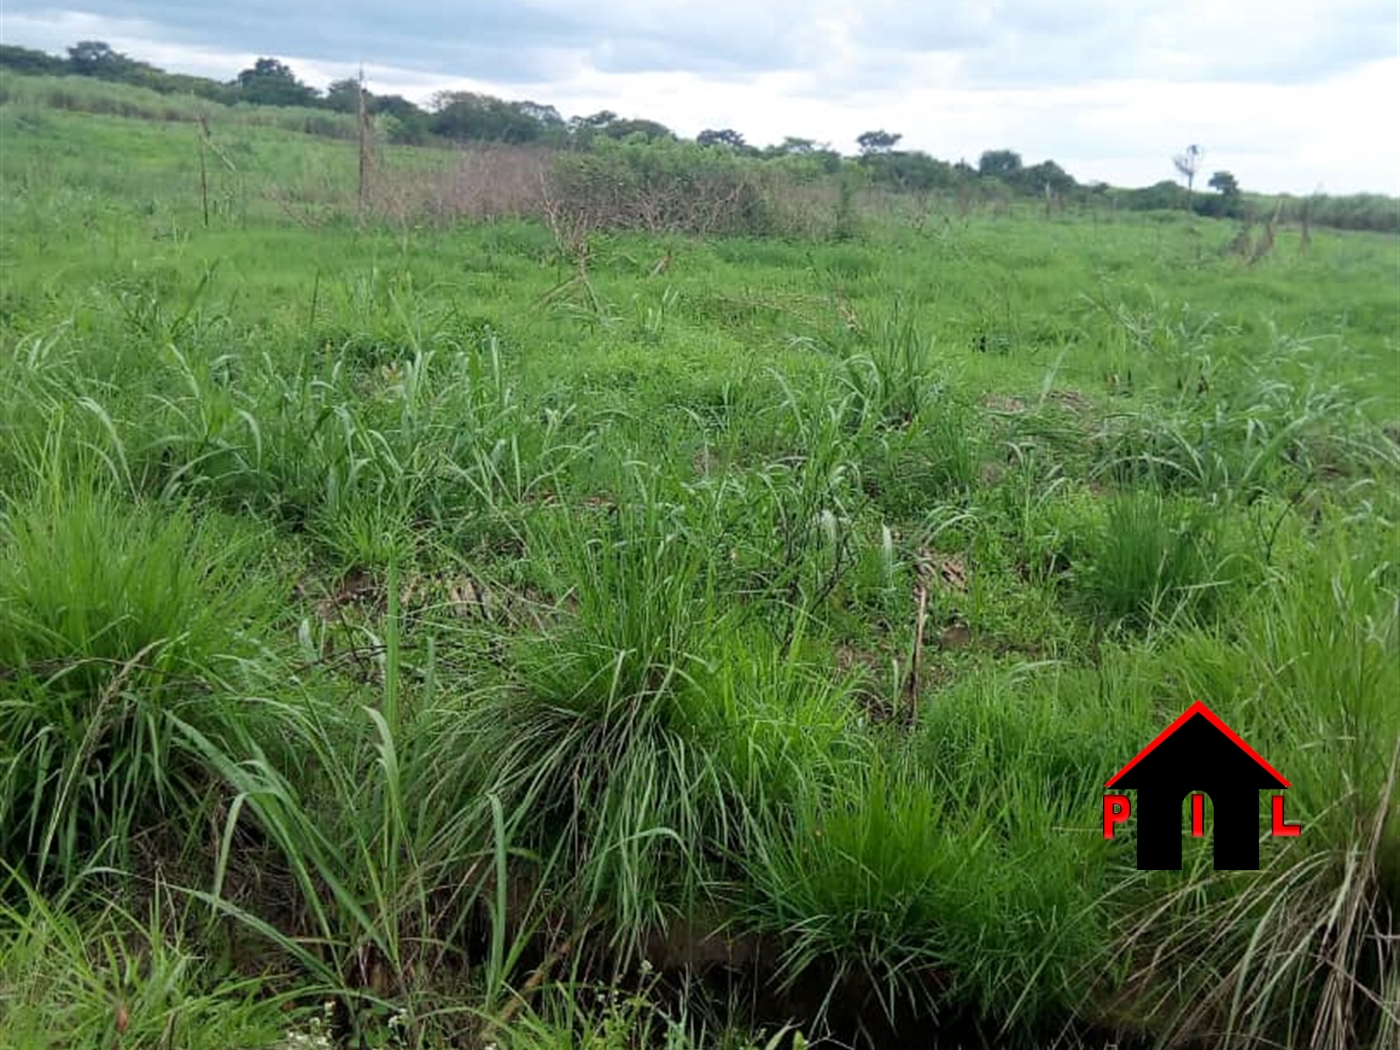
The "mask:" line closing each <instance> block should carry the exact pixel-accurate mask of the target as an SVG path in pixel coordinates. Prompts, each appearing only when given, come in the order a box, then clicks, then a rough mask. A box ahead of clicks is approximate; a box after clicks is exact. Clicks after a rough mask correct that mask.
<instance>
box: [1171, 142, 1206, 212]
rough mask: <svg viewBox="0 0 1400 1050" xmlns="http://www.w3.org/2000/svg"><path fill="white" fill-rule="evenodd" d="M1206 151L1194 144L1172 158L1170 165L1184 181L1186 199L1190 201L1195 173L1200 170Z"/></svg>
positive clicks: (1194, 183) (1194, 182)
mask: <svg viewBox="0 0 1400 1050" xmlns="http://www.w3.org/2000/svg"><path fill="white" fill-rule="evenodd" d="M1205 155H1206V151H1205V150H1204V149H1202V148H1201V147H1200V146H1197V145H1196V144H1195V143H1192V144H1191V145H1189V146H1187V147H1186V149H1185V150H1184V151H1182V152H1181V153H1178V154H1177V155H1176V156H1175V157H1173V158H1172V163H1173V164H1174V165H1176V170H1177V171H1178V172H1180V174H1181V177H1182V178H1183V179H1185V180H1186V199H1187V202H1188V203H1189V202H1190V200H1191V191H1192V189H1194V188H1195V185H1196V172H1198V171H1200V170H1201V161H1202V160H1203V159H1204V158H1205Z"/></svg>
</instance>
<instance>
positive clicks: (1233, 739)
mask: <svg viewBox="0 0 1400 1050" xmlns="http://www.w3.org/2000/svg"><path fill="white" fill-rule="evenodd" d="M1195 715H1204V716H1205V719H1206V721H1208V722H1209V723H1210V724H1211V725H1213V726H1215V728H1216V729H1218V730H1220V731H1221V732H1222V733H1224V734H1225V736H1226V737H1228V738H1229V740H1230V743H1232V744H1234V745H1235V746H1236V747H1238V748H1239V749H1240V750H1241V751H1243V752H1244V753H1245V754H1246V755H1248V756H1249V757H1250V758H1252V759H1254V761H1255V762H1257V763H1259V765H1261V766H1263V767H1264V768H1265V769H1266V770H1268V771H1269V772H1270V773H1271V774H1272V775H1273V776H1274V777H1275V778H1276V779H1277V780H1278V781H1279V783H1281V784H1282V785H1283V786H1284V787H1292V786H1293V785H1292V784H1290V783H1289V782H1288V780H1287V778H1286V777H1284V775H1283V774H1282V773H1280V772H1279V771H1278V770H1277V769H1275V768H1274V767H1273V766H1271V765H1269V763H1268V762H1266V761H1264V757H1263V756H1262V755H1260V754H1259V752H1257V751H1255V750H1254V748H1252V747H1250V746H1249V745H1248V744H1246V743H1245V742H1244V740H1242V739H1241V738H1240V735H1239V734H1238V733H1236V732H1235V731H1234V730H1233V729H1231V728H1230V727H1229V726H1227V725H1226V724H1225V723H1224V722H1223V721H1221V719H1220V716H1219V715H1217V714H1216V713H1215V712H1214V711H1212V710H1211V709H1210V708H1208V707H1207V706H1206V705H1205V704H1203V703H1202V702H1201V701H1199V700H1197V701H1196V702H1195V703H1194V704H1192V705H1191V706H1190V707H1188V708H1187V709H1186V710H1185V711H1183V712H1182V714H1181V717H1180V718H1178V719H1177V720H1176V721H1175V722H1173V723H1172V724H1171V725H1169V726H1167V728H1166V729H1163V730H1162V731H1161V732H1160V733H1158V734H1157V738H1156V739H1155V740H1153V741H1152V743H1150V744H1148V745H1147V746H1146V747H1145V748H1143V749H1142V750H1141V751H1139V752H1138V753H1137V754H1136V755H1134V756H1133V760H1132V761H1131V762H1129V763H1128V764H1127V765H1126V766H1124V767H1123V768H1122V769H1120V770H1119V771H1118V772H1117V773H1114V774H1113V778H1112V779H1111V780H1109V782H1108V783H1107V784H1105V785H1104V787H1112V786H1113V785H1114V784H1116V783H1117V782H1118V781H1119V780H1120V779H1121V778H1122V776H1123V774H1124V773H1126V772H1127V771H1128V770H1130V769H1132V768H1133V767H1134V766H1135V765H1137V764H1138V763H1139V762H1141V761H1142V760H1143V759H1144V758H1146V757H1147V756H1148V755H1150V754H1152V752H1153V751H1155V750H1156V749H1157V747H1158V745H1160V744H1161V743H1162V742H1163V741H1165V740H1166V739H1167V738H1168V737H1169V736H1171V735H1172V734H1173V733H1175V732H1176V731H1177V730H1178V729H1180V728H1181V727H1182V726H1184V725H1185V724H1186V723H1187V722H1189V721H1190V720H1191V718H1192V717H1193V716H1195Z"/></svg>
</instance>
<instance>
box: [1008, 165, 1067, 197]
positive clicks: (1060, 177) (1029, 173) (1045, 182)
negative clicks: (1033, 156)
mask: <svg viewBox="0 0 1400 1050" xmlns="http://www.w3.org/2000/svg"><path fill="white" fill-rule="evenodd" d="M1020 182H1021V185H1022V186H1024V187H1025V188H1026V190H1027V191H1028V192H1036V193H1043V192H1045V190H1046V189H1047V188H1048V189H1049V190H1050V192H1051V193H1069V192H1070V191H1071V190H1073V189H1074V188H1075V187H1076V186H1078V185H1079V184H1078V183H1077V182H1075V181H1074V176H1073V175H1071V174H1070V173H1069V172H1067V171H1065V169H1064V168H1062V167H1060V166H1059V165H1058V164H1056V163H1055V162H1054V161H1053V160H1043V161H1041V162H1040V163H1039V164H1033V165H1031V166H1030V167H1029V168H1026V169H1024V170H1023V171H1022V172H1021V177H1020Z"/></svg>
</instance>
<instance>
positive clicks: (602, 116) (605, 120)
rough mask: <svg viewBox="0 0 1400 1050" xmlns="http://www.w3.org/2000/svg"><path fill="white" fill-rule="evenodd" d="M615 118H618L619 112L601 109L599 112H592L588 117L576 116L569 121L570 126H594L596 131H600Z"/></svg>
mask: <svg viewBox="0 0 1400 1050" xmlns="http://www.w3.org/2000/svg"><path fill="white" fill-rule="evenodd" d="M615 120H617V114H616V113H614V112H613V111H612V110H610V109H600V110H599V111H598V112H597V113H594V114H591V115H590V116H587V117H574V118H573V119H572V120H570V121H569V127H571V128H592V129H593V130H594V131H599V130H601V129H603V128H605V127H607V126H608V125H609V124H611V123H613V121H615Z"/></svg>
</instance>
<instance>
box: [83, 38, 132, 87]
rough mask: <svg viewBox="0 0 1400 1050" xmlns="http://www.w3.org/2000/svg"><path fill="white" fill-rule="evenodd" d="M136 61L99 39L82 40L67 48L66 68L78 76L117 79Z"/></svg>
mask: <svg viewBox="0 0 1400 1050" xmlns="http://www.w3.org/2000/svg"><path fill="white" fill-rule="evenodd" d="M135 65H136V61H135V60H134V59H132V58H131V57H129V56H127V55H123V54H122V53H121V52H120V51H113V50H112V48H111V47H110V46H109V45H108V44H106V43H104V42H103V41H101V40H82V41H79V42H78V43H76V44H74V45H73V46H72V47H70V48H69V49H68V68H69V69H71V70H72V71H73V72H74V73H77V74H78V75H79V76H83V77H102V78H104V79H107V80H115V79H118V78H119V77H120V76H121V75H122V74H123V73H125V72H127V71H128V70H130V69H131V67H133V66H135Z"/></svg>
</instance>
